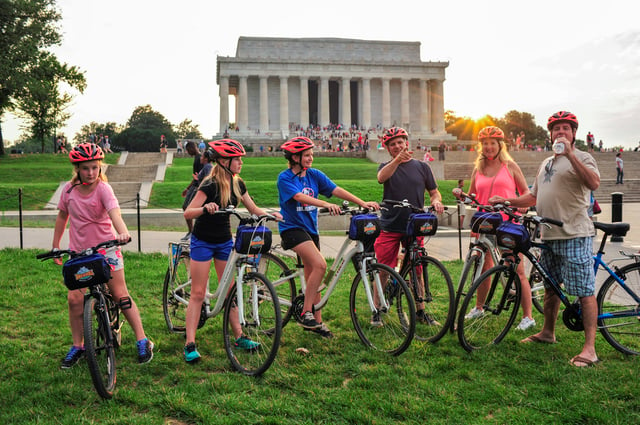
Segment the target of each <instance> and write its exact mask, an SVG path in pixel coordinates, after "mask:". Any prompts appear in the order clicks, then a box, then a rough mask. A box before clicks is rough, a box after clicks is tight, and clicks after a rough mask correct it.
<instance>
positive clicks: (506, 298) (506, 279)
mask: <svg viewBox="0 0 640 425" xmlns="http://www.w3.org/2000/svg"><path fill="white" fill-rule="evenodd" d="M485 291H486V295H484V294H485ZM478 294H480V297H481V298H484V301H482V300H477V298H478ZM521 295H522V294H521V289H520V279H519V278H518V274H517V273H516V272H515V270H512V269H511V268H510V267H508V266H505V265H499V266H495V267H492V268H490V269H489V270H487V271H486V272H484V273H482V274H481V275H480V277H479V278H478V279H477V280H476V281H475V282H474V283H473V286H472V287H471V290H470V291H469V293H468V294H467V296H466V297H465V298H464V300H463V301H462V306H461V307H460V312H459V315H458V339H459V341H460V344H461V345H462V347H463V348H464V349H465V350H467V351H473V350H477V349H480V348H483V347H486V346H488V345H491V344H498V343H499V342H500V341H502V339H503V338H504V337H505V335H507V332H509V329H510V328H511V325H513V322H514V321H515V320H516V316H517V314H518V309H519V307H520V297H521ZM477 305H480V306H481V308H480V309H478V308H477V307H476V306H477Z"/></svg>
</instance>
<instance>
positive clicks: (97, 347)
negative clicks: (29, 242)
mask: <svg viewBox="0 0 640 425" xmlns="http://www.w3.org/2000/svg"><path fill="white" fill-rule="evenodd" d="M126 243H128V242H126ZM118 245H125V243H120V242H118V241H117V240H110V241H106V242H102V243H100V244H98V245H96V246H95V247H92V248H87V249H85V250H83V251H81V252H75V251H71V250H68V249H62V250H61V249H54V250H51V251H49V252H46V253H42V254H38V255H36V258H37V259H39V260H42V261H45V260H49V259H54V258H62V257H64V256H65V255H66V256H68V257H69V259H68V260H67V261H65V263H64V265H63V268H62V273H63V276H64V283H65V286H66V287H67V288H68V289H69V290H74V289H84V288H88V290H87V291H86V292H85V294H84V313H83V326H84V345H85V350H86V351H85V357H86V359H87V365H88V366H89V372H90V373H91V380H92V381H93V386H94V387H95V389H96V391H97V392H98V394H99V395H100V397H102V398H104V399H110V398H111V397H113V393H114V390H115V386H116V349H117V348H118V347H120V343H121V340H122V335H121V330H122V324H123V323H124V322H123V321H122V319H121V316H120V313H121V310H125V309H127V308H130V307H131V299H129V298H124V299H121V300H119V301H118V302H116V300H114V299H113V298H112V296H111V293H110V292H109V288H108V287H107V282H108V281H109V279H110V278H111V268H110V266H109V265H108V264H107V262H106V260H105V257H104V255H103V254H101V253H100V252H99V251H100V250H102V249H109V248H112V247H115V246H118Z"/></svg>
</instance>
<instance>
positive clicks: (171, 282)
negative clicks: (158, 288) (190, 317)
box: [162, 252, 191, 333]
mask: <svg viewBox="0 0 640 425" xmlns="http://www.w3.org/2000/svg"><path fill="white" fill-rule="evenodd" d="M190 296H191V273H190V269H189V254H188V253H186V252H183V253H182V255H181V256H180V259H179V260H178V263H177V264H176V265H175V268H174V270H173V273H171V268H170V267H168V268H167V273H166V274H165V276H164V287H163V289H162V309H163V311H164V320H165V322H167V327H168V328H169V331H171V332H175V333H182V332H184V331H185V329H186V319H187V305H188V304H189V298H190Z"/></svg>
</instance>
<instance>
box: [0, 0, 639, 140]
mask: <svg viewBox="0 0 640 425" xmlns="http://www.w3.org/2000/svg"><path fill="white" fill-rule="evenodd" d="M634 3H635V2H633V1H631V0H627V1H622V0H608V1H597V2H596V1H593V0H586V1H563V2H558V1H550V0H538V1H534V0H527V1H514V0H509V1H507V0H505V1H502V0H495V1H491V0H486V1H477V0H458V1H455V0H454V1H431V0H427V1H425V0H422V1H419V0H414V1H405V0H395V1H393V2H356V1H353V2H352V1H344V0H343V1H336V0H322V1H318V2H300V1H290V0H271V1H253V0H251V1H243V0H240V1H235V2H228V1H212V0H183V1H180V2H177V1H175V0H126V1H125V0H111V1H108V2H97V1H87V0H58V1H57V4H58V7H59V8H60V10H61V12H62V17H63V19H62V21H61V28H62V33H63V42H62V45H61V46H60V47H58V48H56V49H55V51H56V53H57V55H58V57H59V59H60V60H61V61H63V62H66V63H68V64H70V65H76V66H78V67H80V69H81V70H83V71H85V75H86V79H87V89H86V90H85V92H84V94H82V95H78V96H77V97H76V98H75V100H74V104H73V106H72V107H71V109H70V112H71V113H72V114H73V117H72V118H71V119H70V120H69V122H68V125H67V127H66V128H65V129H64V131H65V133H66V135H67V137H68V138H69V139H73V136H74V135H75V133H76V132H77V131H78V130H79V129H80V127H81V126H82V125H84V124H88V123H90V122H91V121H96V122H99V123H105V122H108V121H113V122H116V123H118V124H124V123H125V122H126V121H127V119H128V118H129V117H130V116H131V113H132V111H133V110H134V108H136V107H137V106H141V105H146V104H150V105H151V107H152V108H153V109H154V110H156V111H158V112H160V113H161V114H163V115H164V116H165V117H166V118H167V119H168V120H169V121H170V122H171V123H173V124H178V123H179V122H181V121H182V120H184V119H185V118H189V119H191V120H192V121H193V122H194V123H196V124H199V126H200V130H201V131H202V133H203V134H204V136H205V137H207V138H211V137H213V136H214V135H215V133H217V132H218V131H219V110H218V107H219V98H218V86H217V85H216V79H215V73H216V57H217V56H218V55H220V56H235V51H236V46H237V42H238V38H239V37H240V36H251V37H293V38H299V37H311V38H322V37H338V38H355V39H363V40H398V41H418V42H420V43H421V60H422V61H432V60H433V61H441V60H444V61H448V62H449V67H448V68H447V69H446V81H445V84H444V104H445V109H450V110H453V111H454V112H455V113H456V115H459V116H469V117H472V118H480V117H481V116H484V115H485V114H490V115H492V116H497V117H501V116H503V115H504V114H505V113H506V112H508V111H510V110H513V109H515V110H518V111H522V112H530V113H532V114H533V115H534V116H535V118H536V122H537V123H538V124H539V125H542V126H545V124H546V119H547V117H548V116H549V115H550V114H552V113H553V112H556V111H558V110H569V111H572V112H574V113H575V114H576V115H577V116H578V119H579V120H580V129H579V130H578V137H579V138H581V139H584V138H585V136H586V134H587V132H588V131H591V132H592V133H593V134H594V135H595V138H596V141H599V140H600V139H602V140H603V141H604V144H605V146H614V145H622V146H626V147H635V146H637V145H638V141H640V78H639V77H640V24H639V23H638V17H637V14H636V13H635V10H632V9H635V8H634V7H633V5H634ZM19 126H20V122H19V121H18V120H16V119H15V118H14V117H12V116H11V115H8V116H6V117H5V119H4V122H3V123H2V130H3V135H4V138H5V140H8V141H13V140H15V139H16V138H17V137H18V136H19V135H20V133H21V130H20V127H19Z"/></svg>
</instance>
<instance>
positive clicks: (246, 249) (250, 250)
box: [234, 225, 271, 254]
mask: <svg viewBox="0 0 640 425" xmlns="http://www.w3.org/2000/svg"><path fill="white" fill-rule="evenodd" d="M234 249H235V250H236V252H238V253H240V254H264V253H265V252H268V251H269V250H270V249H271V229H269V228H268V227H265V226H257V227H253V226H245V225H241V226H238V230H237V231H236V243H235V247H234Z"/></svg>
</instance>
